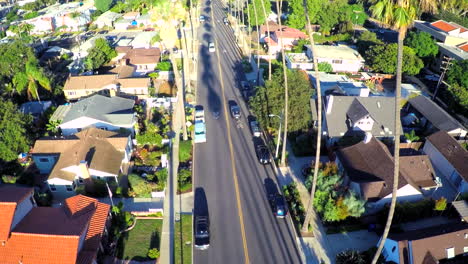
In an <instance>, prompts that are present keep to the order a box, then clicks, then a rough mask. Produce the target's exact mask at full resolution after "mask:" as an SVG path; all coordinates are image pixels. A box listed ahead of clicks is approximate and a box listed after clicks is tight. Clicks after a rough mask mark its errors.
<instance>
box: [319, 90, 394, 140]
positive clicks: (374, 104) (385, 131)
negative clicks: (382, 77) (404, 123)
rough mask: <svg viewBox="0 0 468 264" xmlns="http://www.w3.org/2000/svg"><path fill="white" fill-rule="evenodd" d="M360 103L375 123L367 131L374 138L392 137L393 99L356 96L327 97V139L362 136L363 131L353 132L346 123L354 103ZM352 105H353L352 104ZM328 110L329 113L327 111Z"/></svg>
mask: <svg viewBox="0 0 468 264" xmlns="http://www.w3.org/2000/svg"><path fill="white" fill-rule="evenodd" d="M354 100H356V101H357V102H359V103H360V105H362V106H363V107H364V108H365V110H366V111H367V112H368V113H369V115H370V116H371V118H372V119H373V120H374V121H375V123H374V125H373V127H372V130H371V131H369V132H371V133H372V135H373V136H375V137H393V136H394V134H395V133H394V131H393V130H394V127H395V120H394V109H395V98H393V97H358V96H329V97H327V107H326V109H325V111H326V122H327V129H328V131H327V134H328V136H329V137H342V136H345V135H346V136H347V135H349V136H352V135H355V134H362V133H363V131H353V130H352V128H350V124H349V122H348V117H347V113H348V112H353V111H354V110H353V107H355V105H356V103H354ZM353 103H354V104H353ZM327 110H329V111H327ZM400 132H401V131H400Z"/></svg>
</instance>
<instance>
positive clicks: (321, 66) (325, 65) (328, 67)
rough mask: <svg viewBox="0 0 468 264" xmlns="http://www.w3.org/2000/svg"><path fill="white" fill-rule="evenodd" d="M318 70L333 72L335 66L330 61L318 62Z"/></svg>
mask: <svg viewBox="0 0 468 264" xmlns="http://www.w3.org/2000/svg"><path fill="white" fill-rule="evenodd" d="M318 70H319V71H321V72H333V67H332V66H331V64H330V63H328V62H326V61H324V62H320V63H319V64H318Z"/></svg>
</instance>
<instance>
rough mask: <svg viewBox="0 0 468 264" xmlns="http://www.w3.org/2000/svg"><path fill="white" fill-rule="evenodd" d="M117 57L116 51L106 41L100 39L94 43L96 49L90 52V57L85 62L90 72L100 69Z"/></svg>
mask: <svg viewBox="0 0 468 264" xmlns="http://www.w3.org/2000/svg"><path fill="white" fill-rule="evenodd" d="M115 56H117V52H116V51H115V49H113V48H112V47H111V46H110V45H109V43H108V42H107V41H106V40H105V39H103V38H98V39H96V41H95V42H94V47H92V48H91V49H89V50H88V56H87V57H86V60H85V64H86V68H87V69H88V70H95V69H98V68H99V67H101V66H102V65H104V64H105V63H108V62H109V61H110V60H111V59H112V58H114V57H115Z"/></svg>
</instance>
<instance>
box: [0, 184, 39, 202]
mask: <svg viewBox="0 0 468 264" xmlns="http://www.w3.org/2000/svg"><path fill="white" fill-rule="evenodd" d="M33 191H34V189H33V188H30V187H19V186H11V185H9V186H2V187H0V203H5V202H12V203H17V204H18V203H21V202H22V201H23V200H24V199H26V198H27V197H29V195H31V193H32V192H33Z"/></svg>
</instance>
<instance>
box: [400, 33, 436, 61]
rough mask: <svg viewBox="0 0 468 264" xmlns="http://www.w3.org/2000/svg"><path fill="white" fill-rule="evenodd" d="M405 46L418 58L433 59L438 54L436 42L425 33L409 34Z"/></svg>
mask: <svg viewBox="0 0 468 264" xmlns="http://www.w3.org/2000/svg"><path fill="white" fill-rule="evenodd" d="M405 45H406V46H408V47H410V48H412V49H413V50H414V51H415V52H416V55H417V56H418V57H420V58H427V57H435V55H437V53H438V52H439V46H437V44H436V41H435V40H434V39H433V38H432V37H431V35H430V34H429V33H427V32H418V33H416V32H410V33H409V34H408V36H407V37H406V38H405Z"/></svg>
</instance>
